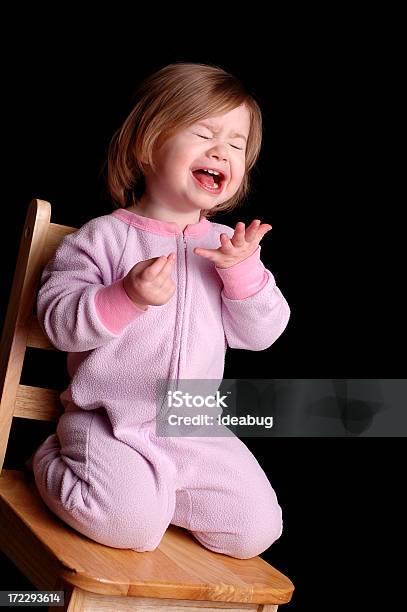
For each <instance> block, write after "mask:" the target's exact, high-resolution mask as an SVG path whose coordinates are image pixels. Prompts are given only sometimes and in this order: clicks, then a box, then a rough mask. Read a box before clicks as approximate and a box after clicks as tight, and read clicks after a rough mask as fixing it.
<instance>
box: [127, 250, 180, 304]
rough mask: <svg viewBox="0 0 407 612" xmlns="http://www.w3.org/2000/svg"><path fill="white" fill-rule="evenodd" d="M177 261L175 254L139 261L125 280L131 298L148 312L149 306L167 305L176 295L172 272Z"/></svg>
mask: <svg viewBox="0 0 407 612" xmlns="http://www.w3.org/2000/svg"><path fill="white" fill-rule="evenodd" d="M174 261H175V253H173V252H171V253H170V254H169V255H168V256H166V255H162V256H161V257H152V258H151V259H146V260H144V261H139V262H138V263H136V265H135V266H133V267H132V269H131V270H130V271H129V272H128V273H127V274H126V276H125V277H124V279H123V286H124V289H125V291H126V293H127V295H128V296H129V298H130V299H131V300H132V301H133V302H134V304H136V306H139V308H142V309H143V310H147V307H148V306H149V305H153V306H161V305H162V304H166V302H168V300H169V299H170V298H171V297H172V296H173V295H174V293H175V289H176V286H175V283H174V281H173V280H172V278H171V270H172V266H173V263H174Z"/></svg>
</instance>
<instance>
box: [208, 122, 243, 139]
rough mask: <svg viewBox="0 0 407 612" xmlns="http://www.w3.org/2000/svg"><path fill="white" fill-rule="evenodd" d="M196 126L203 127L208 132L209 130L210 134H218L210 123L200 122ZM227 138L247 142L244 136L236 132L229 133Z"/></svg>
mask: <svg viewBox="0 0 407 612" xmlns="http://www.w3.org/2000/svg"><path fill="white" fill-rule="evenodd" d="M197 125H203V126H205V127H207V128H208V129H209V130H211V132H215V134H216V133H217V132H219V130H216V129H215V128H214V127H213V126H212V125H211V124H210V123H207V122H204V121H200V122H199V123H197ZM229 136H232V138H235V137H236V138H243V140H245V141H246V142H247V138H246V136H243V134H239V133H238V132H230V134H229Z"/></svg>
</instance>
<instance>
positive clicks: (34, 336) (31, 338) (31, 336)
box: [27, 314, 58, 351]
mask: <svg viewBox="0 0 407 612" xmlns="http://www.w3.org/2000/svg"><path fill="white" fill-rule="evenodd" d="M27 346H29V347H30V348H39V349H46V350H49V351H57V350H58V349H57V348H55V346H54V345H53V344H51V342H50V341H49V340H48V337H47V336H46V335H45V334H44V332H43V331H42V328H41V326H40V324H39V321H38V318H37V315H34V314H33V315H32V317H31V321H30V324H29V331H28V338H27Z"/></svg>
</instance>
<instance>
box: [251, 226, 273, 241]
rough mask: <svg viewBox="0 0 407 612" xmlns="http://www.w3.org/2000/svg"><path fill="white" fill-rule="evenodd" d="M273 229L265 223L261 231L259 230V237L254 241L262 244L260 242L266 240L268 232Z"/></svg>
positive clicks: (260, 228)
mask: <svg viewBox="0 0 407 612" xmlns="http://www.w3.org/2000/svg"><path fill="white" fill-rule="evenodd" d="M271 227H272V226H271V225H269V224H268V223H263V225H261V226H260V227H259V229H258V230H257V235H256V237H255V239H254V240H255V241H256V242H257V244H258V243H259V242H260V240H262V239H263V238H264V236H265V235H266V234H267V232H269V231H270V230H271Z"/></svg>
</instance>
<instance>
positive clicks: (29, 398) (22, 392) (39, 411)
mask: <svg viewBox="0 0 407 612" xmlns="http://www.w3.org/2000/svg"><path fill="white" fill-rule="evenodd" d="M59 396H60V392H59V391H56V390H55V389H45V388H44V387H30V386H29V385H18V388H17V396H16V403H15V408H14V415H13V416H15V417H20V418H22V419H36V420H37V421H58V419H59V417H60V416H61V414H62V413H63V410H62V407H61V402H60V401H59Z"/></svg>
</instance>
